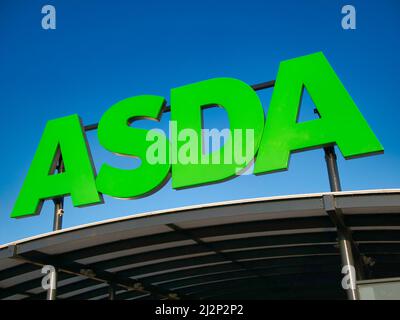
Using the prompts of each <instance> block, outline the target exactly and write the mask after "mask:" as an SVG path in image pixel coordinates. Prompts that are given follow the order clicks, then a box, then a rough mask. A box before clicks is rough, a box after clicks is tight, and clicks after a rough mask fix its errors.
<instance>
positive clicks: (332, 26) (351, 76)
mask: <svg viewBox="0 0 400 320" xmlns="http://www.w3.org/2000/svg"><path fill="white" fill-rule="evenodd" d="M45 4H52V5H54V6H55V7H56V10H57V29H56V30H43V29H42V28H41V19H42V16H43V15H42V14H41V8H42V6H43V5H45ZM345 4H352V5H354V6H355V8H356V12H357V29H356V30H343V29H342V28H341V19H342V14H341V8H342V6H343V5H345ZM399 31H400V2H398V1H397V0H392V1H390V0H387V1H372V0H371V1H350V2H344V1H320V0H306V1H288V0H281V1H266V0H264V1H234V0H229V1H225V0H224V1H209V0H206V1H196V2H194V1H193V2H192V1H163V2H161V1H140V2H139V1H127V0H126V1H123V0H113V1H108V0H102V1H100V0H98V1H94V0H85V1H77V0H68V1H66V0H64V1H36V0H31V1H25V0H2V1H1V3H0V39H1V47H0V104H1V106H0V116H1V120H2V125H1V126H0V135H1V142H0V143H1V150H2V153H1V158H0V177H1V181H0V244H1V243H5V242H9V241H13V240H17V239H19V238H23V237H27V236H31V235H36V234H40V233H43V232H47V231H51V228H52V220H53V217H52V215H53V206H52V202H51V201H47V202H46V203H45V205H44V207H43V209H42V212H41V214H40V215H39V216H36V217H30V218H25V219H19V220H14V219H11V218H9V215H10V212H11V210H12V207H13V204H14V201H15V199H16V197H17V195H18V192H19V190H20V188H21V186H22V183H23V180H24V178H25V175H26V173H27V170H28V168H29V165H30V162H31V160H32V157H33V155H34V152H35V150H36V147H37V144H38V142H39V140H40V137H41V134H42V131H43V129H44V126H45V123H46V121H47V120H50V119H54V118H58V117H62V116H66V115H70V114H75V113H76V114H79V115H80V116H81V118H82V120H83V122H84V123H85V124H90V123H93V122H97V121H98V120H99V119H100V117H101V115H102V114H103V113H104V112H105V111H106V110H107V109H108V108H109V107H110V106H111V105H113V104H114V103H116V102H118V101H119V100H122V99H124V98H127V97H131V96H135V95H140V94H155V95H161V96H164V97H166V98H167V100H168V98H169V92H170V89H171V88H174V87H178V86H181V85H185V84H189V83H192V82H197V81H201V80H205V79H209V78H214V77H234V78H238V79H240V80H243V81H245V82H246V83H249V84H253V83H258V82H263V81H268V80H272V79H275V77H276V73H277V70H278V67H279V62H280V61H282V60H286V59H290V58H295V57H298V56H302V55H306V54H310V53H314V52H317V51H322V52H324V54H325V55H326V57H327V58H328V60H329V61H330V63H331V65H332V66H333V68H334V69H335V71H336V73H337V74H338V76H339V77H340V79H341V80H342V82H343V84H344V85H345V87H346V88H347V90H348V91H349V93H350V94H351V96H352V97H353V99H354V101H355V102H356V104H357V105H358V107H359V109H360V110H361V112H362V113H363V115H364V117H365V118H366V119H367V121H368V122H369V124H370V126H371V127H372V129H373V130H374V132H375V133H376V135H377V136H378V138H379V139H380V141H381V142H382V144H383V146H384V148H385V154H384V155H379V156H373V157H367V158H362V159H355V160H348V161H345V160H344V159H343V158H342V157H341V155H340V154H339V168H340V173H341V179H342V187H343V189H344V190H362V189H377V188H378V189H380V188H398V187H400V183H399V182H400V170H399V167H398V165H399V162H400V150H399V138H400V134H399V119H400V107H399V106H400V104H399V103H400V90H399V88H398V77H399V76H398V75H399V71H400V61H399V58H398V57H399V56H400V44H399V40H398V39H399ZM271 92H272V90H267V91H265V92H262V93H260V98H261V99H262V102H263V105H264V108H265V110H266V112H267V109H268V103H269V98H270V96H271ZM308 103H309V101H307V100H306V101H304V105H303V107H304V109H303V110H302V116H304V117H305V118H307V117H312V116H313V115H312V114H311V112H312V106H310V105H307V104H308ZM205 115H206V119H205V123H206V126H208V127H217V128H221V127H223V126H224V125H225V124H226V118H225V114H224V113H223V112H221V111H207V112H206V114H205ZM167 120H168V116H167V115H166V116H165V117H163V121H167ZM88 138H89V141H90V146H91V151H92V154H93V157H94V161H95V165H96V168H97V169H99V168H100V165H101V164H102V163H104V162H105V161H107V162H109V163H110V164H113V165H120V166H121V167H124V166H126V167H130V166H131V163H130V162H129V161H130V160H128V159H120V158H117V157H116V156H114V155H111V154H109V153H108V152H107V151H105V150H104V149H102V148H101V147H100V146H99V144H98V142H97V140H96V134H95V132H93V133H90V134H89V135H88ZM321 191H329V183H328V178H327V174H326V168H325V162H324V155H323V151H322V150H313V151H307V152H302V153H298V154H295V155H293V156H292V159H291V163H290V168H289V170H288V171H287V172H282V173H275V174H268V175H263V176H258V177H255V176H241V177H238V178H236V179H234V180H231V181H228V182H225V183H221V184H215V185H211V186H205V187H200V188H193V189H186V190H180V191H175V190H173V189H172V188H171V183H170V182H169V183H168V184H167V185H166V186H165V187H164V188H163V189H162V190H160V191H159V192H157V193H156V194H153V195H152V196H149V197H147V198H143V199H140V200H130V201H122V200H115V199H111V198H110V197H107V196H106V197H105V204H103V205H98V206H93V207H89V208H84V209H79V208H73V207H72V205H71V203H70V199H67V200H66V203H65V216H64V227H70V226H75V225H79V224H83V223H88V222H93V221H99V220H103V219H107V218H113V217H118V216H125V215H129V214H134V213H139V212H145V211H151V210H158V209H164V208H173V207H179V206H184V205H190V204H196V203H208V202H215V201H223V200H231V199H240V198H252V197H263V196H274V195H286V194H297V193H312V192H321Z"/></svg>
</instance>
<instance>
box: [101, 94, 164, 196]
mask: <svg viewBox="0 0 400 320" xmlns="http://www.w3.org/2000/svg"><path fill="white" fill-rule="evenodd" d="M164 104H165V100H164V98H163V97H158V96H151V95H142V96H137V97H132V98H128V99H125V100H122V101H120V102H118V103H116V104H115V105H113V106H112V107H111V108H110V109H108V110H107V111H106V113H105V114H104V115H103V116H102V118H101V120H100V122H99V127H98V131H97V133H98V136H99V141H100V143H101V145H102V146H103V147H104V148H106V149H107V150H108V151H110V152H113V153H115V154H118V155H123V156H129V157H138V158H140V160H141V164H140V166H139V167H138V168H135V169H130V170H127V169H119V168H114V167H112V166H110V165H108V164H103V165H102V167H101V169H100V171H99V174H98V176H97V179H96V183H97V188H98V190H99V192H102V193H105V194H107V195H110V196H112V197H116V198H122V199H134V198H137V197H141V196H146V195H147V194H149V193H150V192H153V191H156V190H157V189H158V187H160V186H161V185H162V183H163V182H164V181H166V179H167V177H168V174H169V170H170V164H169V159H168V157H167V158H166V162H165V163H157V164H150V163H149V162H148V161H147V159H146V151H147V148H148V147H149V146H150V145H151V142H150V141H147V140H146V135H147V133H148V130H145V129H140V128H132V127H130V126H129V124H130V123H132V122H133V121H134V120H138V119H144V118H145V119H148V120H155V121H158V120H159V118H160V117H161V111H162V108H163V106H164ZM163 138H164V139H165V141H164V143H165V144H166V152H167V155H168V153H169V148H168V146H169V143H168V140H167V138H166V137H165V135H164V136H163Z"/></svg>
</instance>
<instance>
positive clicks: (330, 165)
mask: <svg viewBox="0 0 400 320" xmlns="http://www.w3.org/2000/svg"><path fill="white" fill-rule="evenodd" d="M324 152H325V160H326V166H327V169H328V176H329V184H330V187H331V191H333V192H335V191H341V190H342V187H341V185H340V178H339V170H338V166H337V162H336V159H337V157H336V154H335V148H334V147H333V146H328V147H325V148H324ZM337 233H338V242H339V250H340V256H341V260H342V267H345V266H347V268H348V272H349V276H350V278H349V280H350V283H349V288H348V289H347V290H346V293H347V298H348V299H349V300H358V292H357V286H356V280H357V277H356V268H355V263H354V257H353V250H352V241H351V238H350V237H351V236H350V235H349V233H348V232H345V230H342V229H341V228H338V229H337Z"/></svg>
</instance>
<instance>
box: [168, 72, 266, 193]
mask: <svg viewBox="0 0 400 320" xmlns="http://www.w3.org/2000/svg"><path fill="white" fill-rule="evenodd" d="M207 106H219V107H222V108H224V110H225V111H226V112H227V115H228V120H229V130H230V132H231V133H233V132H234V131H235V130H238V132H241V133H243V132H246V130H252V131H253V133H254V135H253V136H254V141H253V142H254V143H253V145H254V148H253V150H251V152H252V154H251V156H252V157H254V154H255V153H256V150H257V149H258V146H259V143H260V140H261V136H262V131H263V125H264V111H263V108H262V105H261V102H260V99H259V98H258V96H257V94H256V93H255V92H254V90H253V89H252V88H251V87H250V86H249V85H247V84H245V83H244V82H242V81H240V80H237V79H232V78H215V79H210V80H206V81H201V82H198V83H194V84H190V85H186V86H183V87H179V88H175V89H173V90H172V91H171V120H172V121H176V126H177V132H178V135H179V133H180V132H182V130H185V129H190V130H193V132H195V133H196V135H197V137H200V139H199V140H202V132H201V130H202V108H204V107H207ZM235 139H236V138H235V135H234V134H231V136H230V138H229V139H227V141H226V142H225V145H224V146H222V147H221V148H220V149H219V150H215V151H213V152H210V153H208V154H205V153H203V150H202V145H203V144H202V141H201V142H200V143H198V152H197V158H198V161H197V162H196V163H188V164H187V163H180V162H179V161H178V162H177V163H172V187H173V188H185V187H192V186H196V185H201V184H207V183H214V182H220V181H223V180H225V179H228V178H231V177H233V176H235V175H237V174H238V172H240V170H242V169H244V168H246V166H248V164H249V163H250V162H251V161H252V160H253V159H252V158H251V159H249V160H248V161H247V160H246V162H245V163H237V161H235V159H236V156H235V153H236V152H239V151H238V149H239V148H235V147H234V146H237V145H238V144H239V145H241V146H242V150H244V149H245V144H246V142H247V141H246V140H244V139H243V140H242V141H241V142H239V143H236V142H237V141H235ZM172 143H176V144H177V150H180V148H182V147H183V146H184V144H185V142H184V141H179V139H178V141H173V142H172ZM227 146H229V147H230V148H232V149H233V150H232V154H233V157H232V158H233V159H226V158H224V157H225V151H226V150H225V148H227ZM214 153H220V155H218V156H219V159H221V161H220V162H219V163H215V162H214V163H213V160H212V159H213V157H214ZM207 158H208V159H207ZM178 160H179V159H178ZM230 160H233V161H230Z"/></svg>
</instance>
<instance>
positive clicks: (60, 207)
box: [53, 151, 65, 231]
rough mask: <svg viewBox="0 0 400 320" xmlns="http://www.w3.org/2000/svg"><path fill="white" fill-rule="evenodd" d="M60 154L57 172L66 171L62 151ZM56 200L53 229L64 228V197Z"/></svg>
mask: <svg viewBox="0 0 400 320" xmlns="http://www.w3.org/2000/svg"><path fill="white" fill-rule="evenodd" d="M59 152H60V154H59V156H58V160H57V165H56V169H55V170H56V171H57V173H56V174H60V173H62V172H64V171H65V168H64V162H63V159H62V156H61V151H59ZM53 201H54V220H53V231H57V230H61V229H62V218H63V214H64V197H59V198H56V199H54V200H53Z"/></svg>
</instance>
